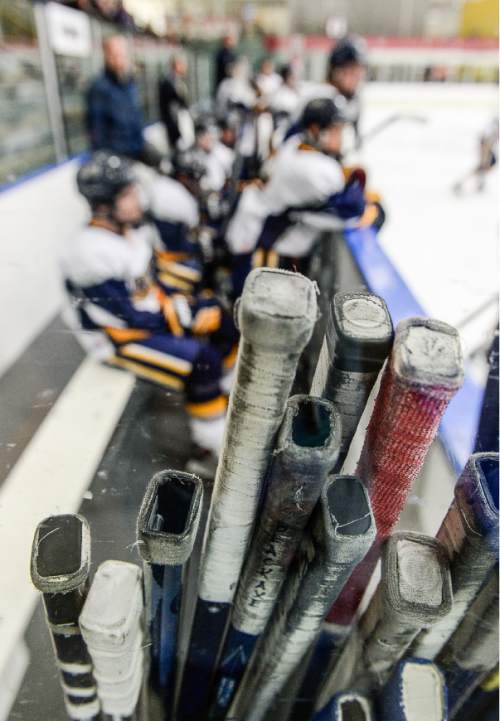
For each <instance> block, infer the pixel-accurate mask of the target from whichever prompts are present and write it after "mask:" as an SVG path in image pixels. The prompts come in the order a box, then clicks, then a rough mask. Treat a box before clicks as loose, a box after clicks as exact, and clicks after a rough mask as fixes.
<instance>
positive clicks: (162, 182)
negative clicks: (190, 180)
mask: <svg viewBox="0 0 500 721" xmlns="http://www.w3.org/2000/svg"><path fill="white" fill-rule="evenodd" d="M149 208H150V210H151V212H152V214H153V215H154V216H155V217H156V218H158V220H169V219H175V220H179V221H182V220H184V216H186V221H187V220H188V219H190V218H191V217H192V215H193V213H197V212H198V210H197V203H196V199H195V198H194V197H193V195H191V193H190V192H189V190H187V189H186V188H185V187H184V186H183V185H182V183H179V181H178V180H175V178H168V177H160V178H158V179H157V180H155V182H154V183H153V184H152V185H151V188H150V193H149Z"/></svg>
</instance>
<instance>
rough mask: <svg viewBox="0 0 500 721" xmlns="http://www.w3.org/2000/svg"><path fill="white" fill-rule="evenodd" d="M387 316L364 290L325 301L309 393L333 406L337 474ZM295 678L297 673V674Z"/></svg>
mask: <svg viewBox="0 0 500 721" xmlns="http://www.w3.org/2000/svg"><path fill="white" fill-rule="evenodd" d="M393 336H394V333H393V329H392V322H391V317H390V315H389V311H388V309H387V306H386V304H385V302H384V301H383V300H382V298H379V297H378V296H376V295H373V294H372V293H368V292H365V291H356V292H345V293H336V294H335V296H334V297H333V299H332V301H331V302H330V306H329V309H328V320H327V324H326V330H325V336H324V339H323V344H322V348H321V352H320V355H319V358H318V364H317V366H316V371H315V374H314V378H313V382H312V386H311V393H312V394H313V395H317V396H322V397H324V398H328V399H329V400H331V401H333V402H334V403H335V406H336V408H337V409H338V411H339V412H340V417H341V420H342V442H341V446H340V453H339V457H338V461H337V464H336V467H335V470H336V471H337V472H340V471H341V470H342V466H343V464H344V461H345V459H346V456H347V453H348V451H349V447H350V445H351V441H352V439H353V436H354V433H355V431H356V428H357V426H358V423H359V420H360V418H361V415H362V413H363V410H364V408H365V406H366V401H367V399H368V396H369V395H370V392H371V390H372V388H373V385H374V383H375V381H376V379H377V377H378V374H379V372H380V370H381V368H382V365H383V363H384V361H385V359H386V357H387V356H388V354H389V352H390V350H391V346H392V342H393ZM335 643H336V637H335V635H332V634H330V633H329V632H328V630H327V629H326V628H325V629H323V630H322V632H321V634H320V637H319V639H318V641H317V643H316V646H315V648H314V650H313V652H312V654H311V657H310V659H309V660H308V662H307V663H305V664H304V668H303V670H302V672H301V676H302V678H301V679H297V685H298V690H297V693H296V694H294V695H295V696H296V697H297V700H296V701H295V704H294V706H293V710H292V711H291V713H290V714H289V715H290V716H291V719H292V720H293V721H298V720H299V719H301V718H303V717H307V716H310V714H311V713H312V710H313V702H314V698H315V697H316V695H317V693H318V689H319V687H320V685H321V682H322V679H323V674H324V672H325V666H326V664H327V662H328V661H329V660H330V655H331V653H332V645H333V647H334V646H335ZM299 673H300V671H299Z"/></svg>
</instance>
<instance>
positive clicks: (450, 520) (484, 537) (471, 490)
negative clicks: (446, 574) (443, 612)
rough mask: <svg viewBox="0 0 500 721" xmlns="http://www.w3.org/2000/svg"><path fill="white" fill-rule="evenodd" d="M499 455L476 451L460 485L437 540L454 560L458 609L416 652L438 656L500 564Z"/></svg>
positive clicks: (417, 645)
mask: <svg viewBox="0 0 500 721" xmlns="http://www.w3.org/2000/svg"><path fill="white" fill-rule="evenodd" d="M498 468H499V467H498V454H497V453H476V454H474V455H473V456H471V457H470V459H469V461H468V463H467V465H466V466H465V468H464V471H463V473H462V475H461V476H460V478H459V479H458V481H457V483H456V485H455V498H454V500H453V502H452V504H451V506H450V508H449V510H448V512H447V514H446V516H445V518H444V520H443V523H442V525H441V528H440V529H439V531H438V533H437V538H438V540H439V541H441V542H442V543H443V544H444V546H445V547H446V550H447V552H448V556H449V558H450V569H451V579H452V584H453V608H452V610H451V611H450V613H449V614H448V615H447V616H446V617H445V618H443V619H442V620H441V621H440V622H439V623H437V624H435V625H434V626H432V627H431V628H429V629H427V630H426V631H422V633H421V634H419V636H418V638H417V639H416V641H415V643H414V645H413V648H412V652H413V653H414V655H415V656H419V657H421V658H427V659H430V660H431V661H432V660H433V659H435V658H436V656H437V655H438V654H439V652H440V651H441V649H442V648H443V646H444V645H445V644H446V643H447V641H448V639H449V638H450V636H451V635H452V634H453V632H454V631H455V629H456V628H457V626H458V624H459V623H460V621H461V620H462V618H463V617H464V615H465V614H466V613H467V609H468V608H469V606H470V604H471V603H472V602H473V600H474V598H475V597H476V595H477V593H478V592H479V590H480V588H481V586H482V585H483V584H484V583H485V582H486V580H487V578H488V576H489V574H490V573H491V571H492V569H493V567H494V566H495V565H496V564H498Z"/></svg>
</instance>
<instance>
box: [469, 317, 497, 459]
mask: <svg viewBox="0 0 500 721" xmlns="http://www.w3.org/2000/svg"><path fill="white" fill-rule="evenodd" d="M498 351H499V348H498V326H497V328H496V331H495V336H494V338H493V342H492V344H491V347H490V352H489V354H488V364H489V371H488V379H487V381H486V388H485V389H484V396H483V406H482V408H481V416H480V418H479V424H478V429H477V436H476V441H475V444H474V452H479V451H495V452H496V453H498V451H499V435H498V431H499V429H498V405H499V394H498V373H499V352H498Z"/></svg>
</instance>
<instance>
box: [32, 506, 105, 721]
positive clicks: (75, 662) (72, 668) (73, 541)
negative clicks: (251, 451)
mask: <svg viewBox="0 0 500 721" xmlns="http://www.w3.org/2000/svg"><path fill="white" fill-rule="evenodd" d="M89 568H90V531H89V527H88V523H87V521H86V520H85V519H84V518H83V517H82V516H76V515H71V514H68V515H60V516H49V517H48V518H46V519H45V520H43V521H42V522H41V523H40V524H39V525H38V527H37V529H36V531H35V537H34V539H33V547H32V554H31V580H32V581H33V584H34V586H35V587H36V588H37V589H38V590H39V591H41V593H42V594H43V603H44V606H45V614H46V618H47V625H48V627H49V630H50V633H51V636H52V643H53V647H54V653H55V656H56V659H57V665H58V667H59V672H60V675H61V686H62V690H63V694H64V703H65V706H66V711H67V713H68V716H69V718H70V719H71V721H99V719H100V718H101V715H100V704H99V700H98V698H97V690H96V684H95V680H94V676H93V675H92V662H91V659H90V656H89V653H88V651H87V647H86V645H85V641H84V640H83V638H82V636H81V634H80V627H79V625H78V616H79V614H80V611H81V609H82V606H83V603H84V601H85V595H86V592H87V583H88V575H89Z"/></svg>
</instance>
